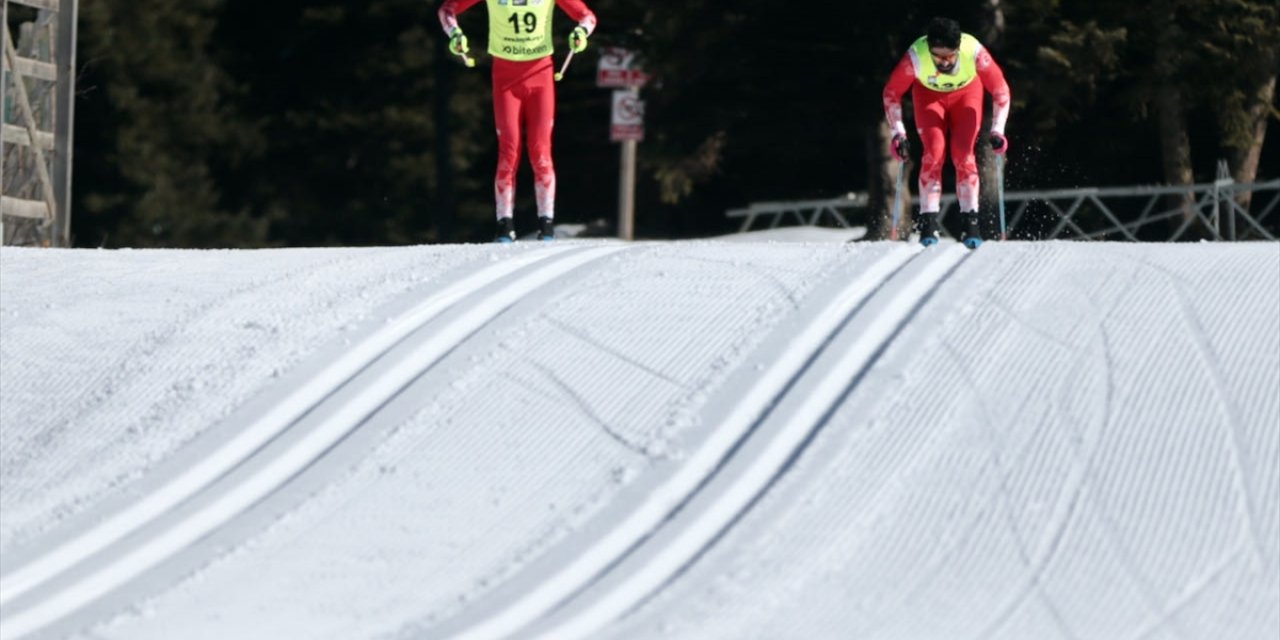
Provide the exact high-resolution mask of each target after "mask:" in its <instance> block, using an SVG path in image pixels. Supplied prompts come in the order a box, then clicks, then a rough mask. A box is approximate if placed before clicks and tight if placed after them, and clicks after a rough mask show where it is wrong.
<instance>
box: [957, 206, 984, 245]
mask: <svg viewBox="0 0 1280 640" xmlns="http://www.w3.org/2000/svg"><path fill="white" fill-rule="evenodd" d="M960 219H961V220H962V221H963V222H964V234H963V235H961V236H960V242H963V243H964V246H966V247H969V248H970V249H977V248H978V246H979V245H981V244H982V229H981V227H980V226H979V225H978V212H977V211H964V212H961V213H960Z"/></svg>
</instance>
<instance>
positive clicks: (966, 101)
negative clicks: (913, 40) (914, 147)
mask: <svg viewBox="0 0 1280 640" xmlns="http://www.w3.org/2000/svg"><path fill="white" fill-rule="evenodd" d="M973 55H974V56H975V58H976V59H975V61H974V62H975V65H976V68H977V71H978V78H977V79H978V80H979V81H978V82H970V83H969V84H968V85H966V86H965V87H964V88H962V89H958V90H956V91H951V92H943V91H935V90H933V89H929V88H927V87H925V86H924V85H923V84H922V83H921V82H919V80H918V79H917V73H916V69H917V66H918V64H919V61H918V60H916V52H915V50H914V49H912V50H908V51H907V53H906V54H905V55H903V56H902V60H900V61H899V62H898V66H896V67H895V68H894V69H893V73H892V74H891V75H890V76H889V81H888V82H886V83H885V86H884V93H883V96H882V97H883V100H884V112H885V117H886V119H887V120H888V121H889V127H890V128H891V129H892V130H893V133H895V134H898V133H901V134H906V127H905V126H904V125H903V124H902V95H903V94H904V93H906V92H907V89H908V88H910V89H911V101H912V103H913V105H914V113H915V119H916V131H917V132H918V133H919V134H920V141H921V143H922V145H923V146H924V151H923V153H922V156H921V159H920V211H921V212H923V213H936V212H937V211H938V210H939V209H940V206H939V204H940V200H941V198H942V164H943V162H944V160H945V158H946V146H947V142H948V138H949V139H950V143H951V163H952V164H953V165H955V168H956V198H957V199H958V200H959V201H960V210H961V211H977V210H978V162H977V159H976V158H975V157H974V143H975V142H976V141H977V139H978V128H979V127H980V126H981V125H982V92H983V90H984V89H985V90H986V91H989V92H990V93H991V102H992V114H991V130H992V131H993V132H995V133H1000V134H1003V133H1004V126H1005V122H1006V121H1007V120H1008V119H1009V99H1010V98H1009V84H1008V83H1007V82H1005V79H1004V71H1002V70H1001V69H1000V66H999V65H997V64H996V62H995V60H993V59H992V58H991V54H990V53H988V52H987V49H986V47H983V46H982V45H978V47H977V49H976V51H975V52H974V54H973Z"/></svg>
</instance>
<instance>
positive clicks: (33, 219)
mask: <svg viewBox="0 0 1280 640" xmlns="http://www.w3.org/2000/svg"><path fill="white" fill-rule="evenodd" d="M0 2H2V4H3V6H2V8H0V14H2V15H3V24H4V27H5V28H4V31H3V33H0V40H3V43H2V44H3V51H0V59H3V65H2V68H3V72H2V75H3V77H2V78H0V115H3V118H0V237H2V238H3V242H4V244H18V245H36V246H60V247H65V246H68V245H69V241H70V236H71V211H70V203H71V138H72V122H73V120H74V111H73V102H72V99H73V94H74V90H75V41H76V13H77V0H0ZM11 5H24V6H25V7H26V8H25V9H18V8H17V7H13V8H11ZM19 10H21V11H23V12H25V13H29V14H32V19H30V20H24V21H22V22H21V23H20V24H19V25H18V29H17V30H18V35H17V42H16V43H15V41H14V40H15V38H14V33H13V30H12V29H10V26H9V21H10V14H11V12H16V11H19Z"/></svg>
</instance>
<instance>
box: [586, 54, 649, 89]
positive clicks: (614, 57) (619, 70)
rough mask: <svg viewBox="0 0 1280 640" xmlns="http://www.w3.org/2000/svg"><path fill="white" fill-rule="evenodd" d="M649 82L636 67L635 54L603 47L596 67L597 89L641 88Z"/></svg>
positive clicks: (647, 77)
mask: <svg viewBox="0 0 1280 640" xmlns="http://www.w3.org/2000/svg"><path fill="white" fill-rule="evenodd" d="M648 81H649V76H646V75H645V74H644V72H643V71H641V70H640V69H638V68H637V67H636V54H635V52H634V51H628V50H626V49H623V48H620V47H603V48H602V49H601V50H600V63H599V64H597V65H596V86H597V87H606V88H608V87H614V88H618V87H641V86H644V84H645V83H646V82H648Z"/></svg>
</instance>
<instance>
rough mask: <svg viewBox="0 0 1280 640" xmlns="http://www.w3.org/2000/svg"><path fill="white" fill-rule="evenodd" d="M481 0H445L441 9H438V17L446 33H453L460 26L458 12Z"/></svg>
mask: <svg viewBox="0 0 1280 640" xmlns="http://www.w3.org/2000/svg"><path fill="white" fill-rule="evenodd" d="M479 2H480V0H444V3H443V4H441V5H440V9H439V10H438V11H436V17H437V18H440V26H441V27H442V28H443V29H444V34H445V35H447V36H451V35H453V30H454V29H457V28H458V14H459V13H462V12H463V11H466V10H467V9H470V8H471V7H474V6H475V5H476V4H477V3H479Z"/></svg>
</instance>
